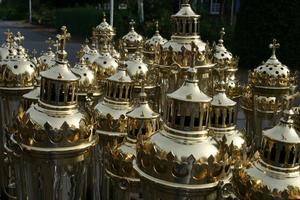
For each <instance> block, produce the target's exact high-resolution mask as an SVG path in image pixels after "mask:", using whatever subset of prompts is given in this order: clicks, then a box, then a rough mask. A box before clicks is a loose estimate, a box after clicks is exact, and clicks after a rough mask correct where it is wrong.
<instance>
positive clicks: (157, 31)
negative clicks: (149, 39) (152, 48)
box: [155, 20, 159, 33]
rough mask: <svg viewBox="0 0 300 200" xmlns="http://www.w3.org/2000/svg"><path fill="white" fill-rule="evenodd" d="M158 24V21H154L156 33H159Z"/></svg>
mask: <svg viewBox="0 0 300 200" xmlns="http://www.w3.org/2000/svg"><path fill="white" fill-rule="evenodd" d="M158 27H159V25H158V21H157V20H156V21H155V28H156V33H159V29H158Z"/></svg>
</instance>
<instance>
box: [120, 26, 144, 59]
mask: <svg viewBox="0 0 300 200" xmlns="http://www.w3.org/2000/svg"><path fill="white" fill-rule="evenodd" d="M129 24H130V31H129V32H128V33H127V34H126V35H124V36H123V37H122V39H121V40H120V45H121V47H122V48H124V49H127V50H128V53H129V54H131V53H135V52H136V51H137V50H138V49H139V48H140V47H142V46H143V43H144V38H143V36H141V35H140V34H138V33H137V32H136V31H135V30H134V24H135V22H134V21H133V20H131V21H130V23H129Z"/></svg>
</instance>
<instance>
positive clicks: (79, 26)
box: [53, 7, 102, 37]
mask: <svg viewBox="0 0 300 200" xmlns="http://www.w3.org/2000/svg"><path fill="white" fill-rule="evenodd" d="M101 20H102V13H101V12H100V11H99V10H97V9H95V8H92V7H78V8H60V9H57V10H56V11H55V18H54V23H53V25H54V27H55V28H56V29H59V28H60V27H61V26H63V25H66V26H67V27H68V30H69V32H70V33H72V34H75V35H81V36H85V37H89V36H91V32H92V27H95V26H97V25H98V24H99V23H100V22H101Z"/></svg>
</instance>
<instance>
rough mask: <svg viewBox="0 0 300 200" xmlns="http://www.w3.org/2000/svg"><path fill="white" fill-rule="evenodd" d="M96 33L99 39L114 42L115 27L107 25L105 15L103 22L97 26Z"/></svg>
mask: <svg viewBox="0 0 300 200" xmlns="http://www.w3.org/2000/svg"><path fill="white" fill-rule="evenodd" d="M94 31H95V32H96V36H97V37H98V39H100V38H101V37H102V39H106V40H112V38H113V36H115V31H114V29H113V27H112V26H111V25H110V24H109V23H107V21H106V16H105V14H104V15H103V19H102V22H101V23H100V24H99V25H97V26H96V28H95V29H94Z"/></svg>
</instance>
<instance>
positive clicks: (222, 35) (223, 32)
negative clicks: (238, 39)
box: [220, 27, 225, 40]
mask: <svg viewBox="0 0 300 200" xmlns="http://www.w3.org/2000/svg"><path fill="white" fill-rule="evenodd" d="M224 35H225V28H224V27H222V28H221V31H220V40H223V37H224Z"/></svg>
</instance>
